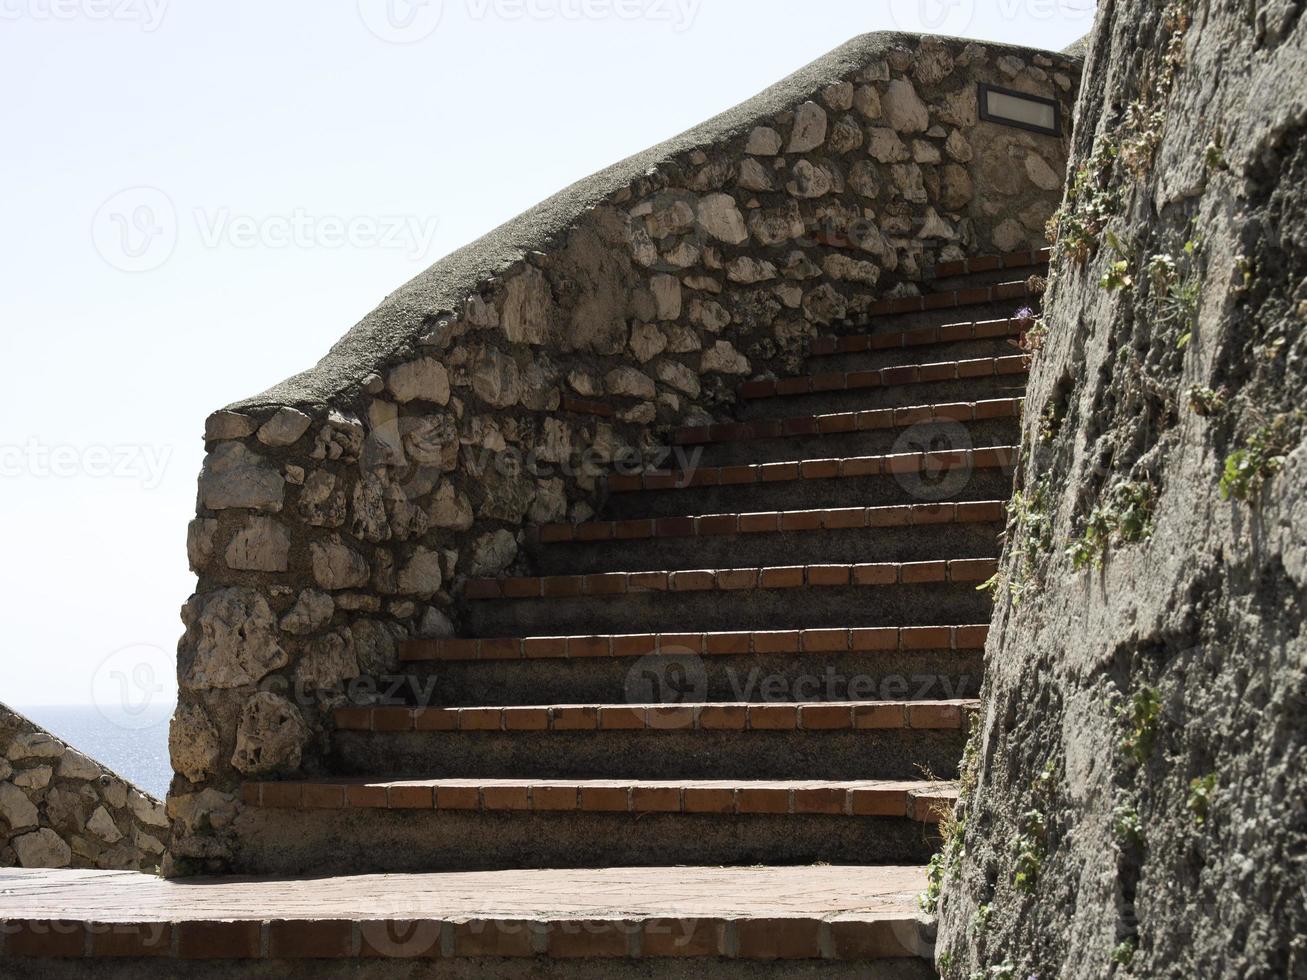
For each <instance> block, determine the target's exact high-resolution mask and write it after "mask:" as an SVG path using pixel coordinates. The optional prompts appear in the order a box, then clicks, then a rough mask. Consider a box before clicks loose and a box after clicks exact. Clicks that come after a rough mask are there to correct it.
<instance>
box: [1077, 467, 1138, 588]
mask: <svg viewBox="0 0 1307 980" xmlns="http://www.w3.org/2000/svg"><path fill="white" fill-rule="evenodd" d="M1156 497H1157V490H1156V489H1155V488H1154V487H1153V486H1152V485H1151V484H1148V483H1131V482H1129V481H1125V480H1123V481H1121V482H1119V483H1117V484H1116V486H1114V487H1113V488H1112V492H1111V493H1110V494H1108V498H1107V500H1106V502H1104V503H1101V504H1099V505H1098V506H1097V507H1095V508H1094V509H1093V510H1092V511H1091V512H1090V514H1089V517H1088V518H1087V519H1086V520H1085V527H1084V530H1083V531H1082V532H1081V533H1080V536H1079V537H1078V538H1076V539H1075V540H1074V541H1072V542H1071V544H1070V546H1069V547H1068V548H1067V549H1066V554H1067V557H1068V558H1070V559H1071V564H1072V565H1073V566H1074V567H1075V569H1076V570H1077V571H1079V570H1081V569H1083V568H1086V567H1087V566H1090V565H1092V566H1093V567H1094V568H1102V567H1103V560H1104V559H1105V558H1106V557H1107V552H1108V550H1109V549H1110V548H1111V546H1112V545H1113V544H1133V543H1135V542H1138V541H1143V540H1144V539H1145V538H1147V537H1149V536H1150V535H1151V534H1152V533H1153V505H1154V502H1155V500H1156Z"/></svg>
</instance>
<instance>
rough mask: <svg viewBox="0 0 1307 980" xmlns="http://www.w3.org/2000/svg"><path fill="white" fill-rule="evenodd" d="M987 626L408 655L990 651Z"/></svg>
mask: <svg viewBox="0 0 1307 980" xmlns="http://www.w3.org/2000/svg"><path fill="white" fill-rule="evenodd" d="M988 633H989V627H988V626H987V625H975V626H884V627H871V628H867V629H857V628H854V629H849V628H837V629H805V630H769V631H755V632H735V633H626V634H609V635H603V636H534V637H531V636H528V637H502V638H483V639H453V638H451V639H442V640H407V641H405V642H404V643H402V644H401V645H400V660H402V661H404V662H407V663H421V662H426V661H442V662H456V661H475V660H541V659H554V660H563V659H574V660H581V659H586V660H593V659H595V658H597V657H644V656H649V655H650V654H660V655H666V656H683V655H685V654H694V655H697V656H730V655H740V654H770V653H844V652H853V653H860V652H863V653H874V652H884V653H897V652H904V651H912V650H954V651H961V650H966V651H974V650H983V649H984V648H985V638H986V636H987V635H988Z"/></svg>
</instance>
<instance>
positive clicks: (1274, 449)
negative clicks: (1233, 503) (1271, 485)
mask: <svg viewBox="0 0 1307 980" xmlns="http://www.w3.org/2000/svg"><path fill="white" fill-rule="evenodd" d="M1302 419H1303V413H1302V412H1301V411H1298V412H1293V413H1285V414H1283V415H1277V416H1276V417H1275V418H1273V419H1272V420H1271V421H1270V422H1267V423H1265V424H1263V425H1260V426H1258V427H1257V429H1256V430H1255V431H1254V432H1253V434H1252V435H1251V436H1249V437H1248V441H1247V442H1246V443H1244V445H1243V446H1242V447H1241V448H1239V449H1236V450H1235V451H1234V452H1232V453H1230V455H1229V456H1227V457H1226V458H1225V467H1224V469H1223V471H1222V473H1221V487H1220V491H1221V499H1222V500H1230V499H1234V500H1241V501H1244V502H1250V501H1252V500H1255V499H1256V498H1257V497H1258V496H1259V495H1260V494H1261V492H1262V487H1263V486H1264V485H1265V484H1266V481H1267V480H1270V479H1271V478H1272V477H1274V476H1275V474H1277V473H1279V472H1280V470H1281V469H1282V468H1283V467H1284V462H1285V458H1286V456H1287V454H1288V452H1289V449H1290V448H1291V447H1292V446H1293V444H1294V442H1295V441H1296V438H1297V429H1298V428H1299V427H1300V424H1301V422H1302Z"/></svg>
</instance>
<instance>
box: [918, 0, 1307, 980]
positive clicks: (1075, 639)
mask: <svg viewBox="0 0 1307 980" xmlns="http://www.w3.org/2000/svg"><path fill="white" fill-rule="evenodd" d="M1302 8H1303V5H1302V4H1301V3H1289V2H1278V3H1256V4H1249V3H1244V2H1233V0H1211V2H1207V3H1199V2H1197V0H1194V2H1191V3H1184V2H1180V3H1169V4H1164V3H1135V4H1125V3H1121V2H1115V3H1112V2H1108V3H1104V4H1102V5H1101V6H1100V10H1099V19H1098V23H1097V30H1096V31H1095V34H1094V36H1093V38H1092V42H1091V48H1090V53H1089V56H1088V61H1087V64H1086V69H1085V76H1084V84H1083V87H1082V90H1081V99H1080V104H1079V107H1078V110H1077V111H1078V121H1077V130H1076V135H1075V149H1074V158H1073V163H1072V168H1073V180H1072V183H1071V186H1070V188H1069V190H1068V194H1067V199H1066V201H1065V203H1064V204H1063V207H1062V208H1061V210H1060V211H1059V214H1058V216H1057V218H1056V219H1055V221H1054V223H1053V228H1052V230H1053V232H1054V235H1055V237H1056V258H1055V264H1054V272H1053V276H1052V281H1051V284H1050V288H1049V292H1048V295H1047V297H1046V304H1045V318H1044V322H1043V324H1042V325H1041V328H1040V329H1038V330H1036V331H1034V332H1033V333H1032V335H1031V336H1030V337H1029V338H1028V343H1029V345H1030V347H1031V350H1032V356H1033V358H1034V365H1033V372H1032V376H1031V381H1030V388H1029V394H1028V397H1027V400H1026V408H1025V413H1026V414H1025V420H1024V445H1025V450H1024V457H1023V462H1022V466H1021V468H1020V470H1019V472H1018V476H1017V495H1016V497H1015V499H1014V501H1013V508H1012V521H1011V524H1010V526H1009V532H1008V533H1009V537H1008V541H1007V548H1006V554H1005V559H1004V564H1003V566H1002V567H1003V573H1002V575H1001V576H1000V578H999V579H998V580H997V581H996V582H995V583H994V584H995V587H996V588H997V589H998V596H997V598H998V604H997V609H996V612H995V616H994V621H993V628H992V630H991V634H990V646H989V649H988V651H987V654H988V662H987V678H986V684H985V691H984V699H985V705H984V710H983V714H982V720H981V724H980V726H979V729H978V731H977V733H976V736H975V738H974V740H973V742H972V745H971V746H970V748H969V750H968V755H967V759H966V766H967V777H966V780H965V783H964V802H963V804H962V805H961V806H960V808H959V810H958V820H957V823H956V824H955V825H954V826H953V827H952V828H951V829H950V832H949V838H948V846H947V847H946V849H945V851H944V853H943V854H942V855H941V856H940V858H939V859H938V860H937V865H936V868H935V871H936V879H935V880H936V886H937V887H942V899H941V901H940V912H941V936H940V943H939V947H938V950H939V952H938V959H939V964H940V967H941V973H942V974H943V975H944V976H945V977H948V978H970V977H977V976H984V977H1012V978H1016V977H1021V978H1025V977H1033V976H1038V977H1041V978H1049V977H1103V976H1121V977H1125V976H1137V977H1185V978H1192V977H1267V978H1270V977H1303V976H1307V863H1305V856H1307V807H1304V805H1303V801H1304V800H1307V751H1305V750H1307V638H1304V636H1303V634H1302V628H1303V617H1304V611H1305V600H1307V593H1305V590H1307V530H1305V529H1307V445H1304V442H1303V431H1304V416H1303V411H1302V404H1303V402H1302V399H1303V392H1304V391H1307V330H1304V325H1305V322H1307V279H1305V277H1307V196H1305V195H1304V188H1307V17H1303V16H1302Z"/></svg>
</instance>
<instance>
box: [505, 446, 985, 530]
mask: <svg viewBox="0 0 1307 980" xmlns="http://www.w3.org/2000/svg"><path fill="white" fill-rule="evenodd" d="M802 469H803V464H800V471H801V472H802ZM1004 512H1005V508H1004V504H1003V501H1001V500H987V501H978V502H976V503H969V504H954V503H942V504H904V505H902V506H898V507H845V508H841V509H837V510H798V511H793V510H791V511H761V512H753V513H747V514H703V515H698V516H687V517H664V518H643V519H638V520H630V521H592V522H588V523H584V524H542V525H540V526H538V527H535V528H532V529H530V530H529V531H528V534H529V535H530V536H532V537H534V539H535V540H536V541H537V542H538V543H539V544H542V545H549V544H564V543H568V544H584V543H593V542H605V541H636V540H646V539H652V538H708V537H721V536H731V537H735V536H739V535H746V534H775V533H777V532H779V531H817V530H827V531H833V530H844V529H850V528H889V527H910V526H913V525H935V524H971V523H978V522H981V523H992V522H994V521H1001V520H1003V515H1004Z"/></svg>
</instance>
